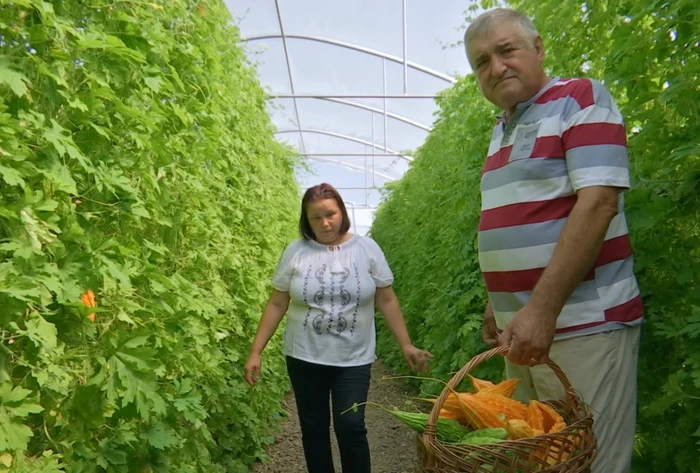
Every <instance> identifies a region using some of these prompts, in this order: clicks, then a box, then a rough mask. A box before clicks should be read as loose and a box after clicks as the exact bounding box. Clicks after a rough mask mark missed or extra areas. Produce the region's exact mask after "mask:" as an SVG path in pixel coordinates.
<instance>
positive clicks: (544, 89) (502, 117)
mask: <svg viewBox="0 0 700 473" xmlns="http://www.w3.org/2000/svg"><path fill="white" fill-rule="evenodd" d="M559 80H561V79H560V78H559V77H554V78H552V79H551V80H550V81H549V82H547V83H546V84H545V85H544V87H542V88H541V89H540V91H539V92H537V93H536V94H535V95H533V96H532V97H531V98H530V100H527V101H525V102H520V103H519V104H518V105H516V106H515V113H514V114H513V117H517V116H519V115H522V114H523V113H524V112H525V110H527V109H528V108H529V107H530V105H532V104H533V103H535V101H536V100H537V99H538V98H540V97H541V96H542V94H544V93H545V92H547V91H548V90H549V89H551V88H552V87H553V86H554V84H556V83H557V82H559ZM496 118H497V119H498V120H499V121H500V122H503V123H505V122H506V115H505V111H503V110H501V111H500V112H499V113H498V114H497V115H496Z"/></svg>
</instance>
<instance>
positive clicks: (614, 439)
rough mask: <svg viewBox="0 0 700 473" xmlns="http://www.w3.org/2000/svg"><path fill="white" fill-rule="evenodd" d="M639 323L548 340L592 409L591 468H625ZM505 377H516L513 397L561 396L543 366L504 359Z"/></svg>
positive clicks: (606, 472)
mask: <svg viewBox="0 0 700 473" xmlns="http://www.w3.org/2000/svg"><path fill="white" fill-rule="evenodd" d="M639 338H640V327H639V326H634V327H625V328H623V329H620V330H613V331H609V332H603V333H598V334H594V335H587V336H582V337H575V338H570V339H566V340H561V341H557V342H554V343H553V344H552V348H551V350H550V352H549V357H550V359H552V360H553V361H554V362H555V363H556V364H558V365H559V366H560V367H561V369H562V370H563V371H564V374H566V376H567V378H568V379H569V381H570V382H571V385H572V386H573V388H574V390H575V391H577V392H578V393H579V394H580V395H581V397H582V398H583V401H584V402H585V403H587V404H588V405H590V406H591V408H592V410H593V422H594V423H593V431H594V433H595V436H596V439H597V441H598V455H597V457H596V460H595V461H594V463H593V466H592V468H591V473H629V472H630V467H631V462H632V454H633V450H634V439H635V431H636V424H637V354H638V352H639ZM506 376H507V377H508V378H520V382H519V383H518V388H517V390H516V392H515V394H514V397H515V398H516V399H518V400H520V401H524V402H526V401H527V400H529V399H539V400H540V401H546V400H549V399H563V398H564V388H563V386H562V384H561V382H560V381H559V379H558V378H557V377H556V376H555V374H554V372H552V370H551V369H550V368H549V367H547V366H546V365H541V366H535V367H533V368H529V367H527V366H518V365H515V364H513V363H510V362H509V361H508V360H506Z"/></svg>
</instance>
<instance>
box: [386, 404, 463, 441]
mask: <svg viewBox="0 0 700 473" xmlns="http://www.w3.org/2000/svg"><path fill="white" fill-rule="evenodd" d="M387 411H388V412H389V413H390V414H391V415H393V416H394V417H396V418H397V419H398V420H399V421H401V422H403V423H404V424H405V425H407V426H408V427H410V428H411V429H413V430H415V431H416V432H418V433H423V432H424V431H425V426H426V425H428V418H429V417H430V414H424V413H422V412H404V411H400V410H398V409H388V410H387ZM436 427H437V434H436V437H437V439H438V440H440V441H442V442H455V443H456V442H459V441H460V440H462V439H463V438H464V437H465V434H468V433H470V431H469V430H468V429H467V428H466V427H464V426H463V425H461V424H460V423H459V422H458V421H456V420H454V419H445V418H443V417H438V420H437V424H436Z"/></svg>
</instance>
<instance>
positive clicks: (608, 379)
mask: <svg viewBox="0 0 700 473" xmlns="http://www.w3.org/2000/svg"><path fill="white" fill-rule="evenodd" d="M464 42H465V47H466V52H467V58H468V60H469V63H470V64H471V66H472V69H473V71H474V73H475V74H476V78H477V80H478V83H479V87H480V89H481V91H482V93H483V95H484V97H486V99H487V100H489V101H490V102H492V103H493V104H495V105H496V106H497V107H498V108H500V109H502V110H503V114H502V116H500V117H499V118H498V121H497V122H496V126H495V129H494V131H493V135H492V138H491V143H490V146H489V150H488V156H487V159H486V163H485V166H484V171H483V175H482V179H481V193H482V213H481V219H480V223H479V261H480V265H481V269H482V272H483V276H484V281H485V283H486V288H487V290H488V295H489V303H488V305H487V308H486V312H485V314H484V331H483V333H484V340H485V341H486V342H487V343H490V344H492V345H495V344H496V343H498V344H501V345H503V344H510V345H511V348H510V350H509V353H508V355H507V357H506V374H507V376H508V377H517V378H521V380H520V382H519V383H518V385H519V386H518V392H517V394H516V395H517V396H519V397H520V398H521V399H523V398H539V399H541V400H546V399H553V398H562V397H563V395H564V391H563V387H562V386H561V383H560V382H559V381H558V380H557V378H556V377H555V376H554V374H553V372H552V371H551V370H550V369H549V368H548V367H547V366H546V365H543V363H545V362H546V361H547V359H548V358H550V357H551V359H552V360H553V361H555V362H556V363H557V364H558V365H559V366H560V367H561V368H562V369H563V371H564V373H566V375H567V377H568V378H569V380H570V381H571V383H572V385H573V386H574V388H575V389H576V390H577V391H578V392H580V393H581V395H582V397H583V399H584V401H585V402H586V403H588V404H589V405H590V406H591V407H592V409H593V411H594V418H595V424H594V430H595V434H596V437H597V439H598V446H599V453H598V457H597V459H596V461H595V463H594V464H593V469H592V472H593V473H603V472H604V473H627V472H629V470H630V463H631V457H632V452H633V443H634V435H635V429H636V393H637V352H638V347H639V332H640V327H639V326H640V324H641V322H642V318H643V307H642V301H641V297H640V295H639V288H638V286H637V281H636V278H635V276H634V273H633V260H632V248H631V244H630V239H629V235H628V232H627V224H626V221H625V215H624V212H623V193H622V191H623V190H625V189H628V188H629V186H630V182H629V170H628V155H627V143H626V134H625V126H624V121H623V117H622V116H621V115H620V111H619V110H618V108H617V105H616V104H615V102H614V100H613V99H612V97H611V96H610V94H609V93H608V92H607V90H606V89H605V88H604V87H603V86H602V85H601V84H600V83H599V82H596V81H593V80H589V79H568V80H563V79H558V78H553V79H550V78H549V77H548V76H547V74H546V73H545V70H544V67H543V62H544V57H545V53H544V47H543V44H542V39H541V37H540V36H539V35H538V33H537V30H536V29H535V26H534V25H533V24H532V21H531V20H530V19H529V18H528V17H526V16H525V15H523V14H522V13H520V12H518V11H515V10H510V9H494V10H490V11H487V12H486V13H483V14H482V15H481V16H479V17H478V18H477V19H476V20H475V21H474V22H473V23H472V24H471V25H470V26H469V28H468V29H467V32H466V34H465V37H464ZM499 333H500V335H499Z"/></svg>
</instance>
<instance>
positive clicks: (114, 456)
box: [97, 439, 127, 469]
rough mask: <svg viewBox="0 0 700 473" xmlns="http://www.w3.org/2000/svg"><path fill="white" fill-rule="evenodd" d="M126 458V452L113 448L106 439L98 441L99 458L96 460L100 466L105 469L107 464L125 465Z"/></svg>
mask: <svg viewBox="0 0 700 473" xmlns="http://www.w3.org/2000/svg"><path fill="white" fill-rule="evenodd" d="M126 460H127V455H126V452H124V451H123V450H119V449H117V448H115V447H114V446H113V444H112V443H111V442H110V441H109V440H108V439H103V440H101V441H100V450H99V458H98V460H97V461H98V464H99V465H100V466H102V468H105V469H106V468H108V467H109V465H126V463H127V461H126Z"/></svg>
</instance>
